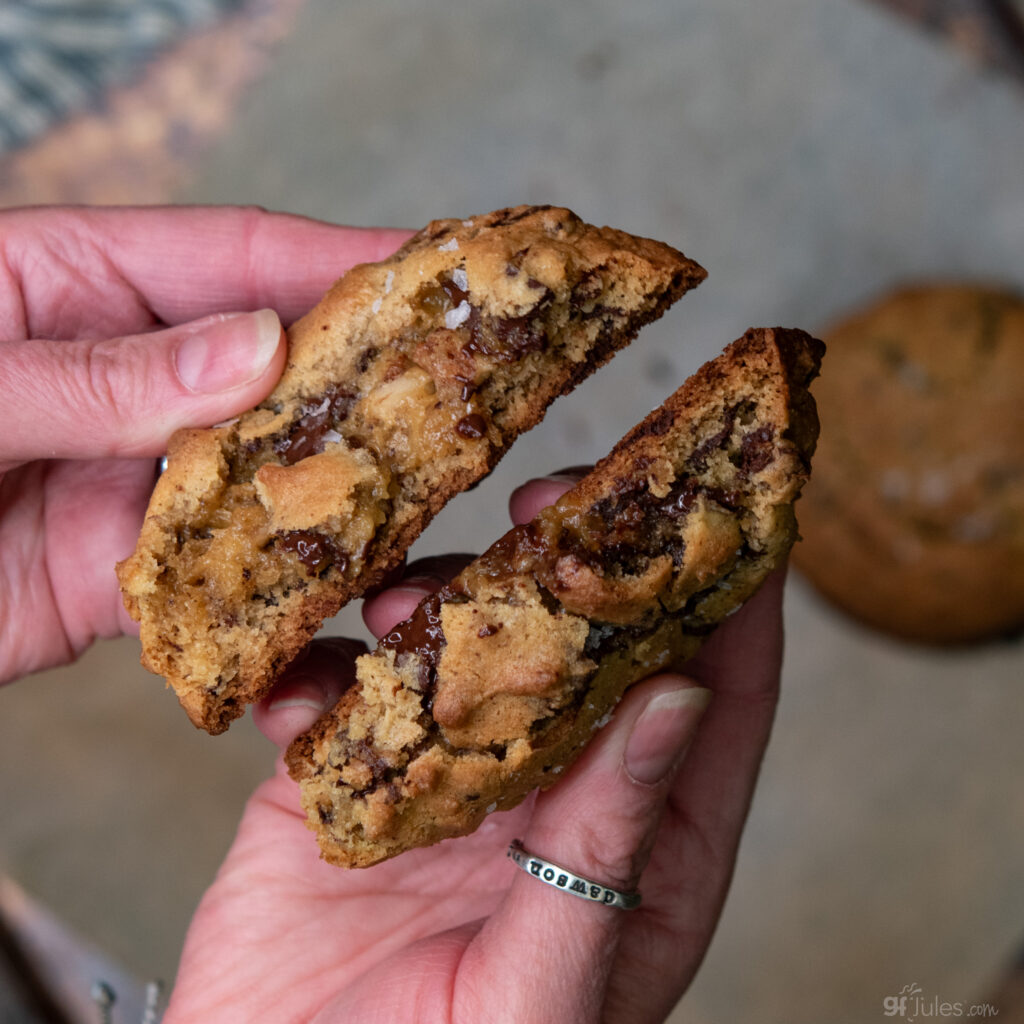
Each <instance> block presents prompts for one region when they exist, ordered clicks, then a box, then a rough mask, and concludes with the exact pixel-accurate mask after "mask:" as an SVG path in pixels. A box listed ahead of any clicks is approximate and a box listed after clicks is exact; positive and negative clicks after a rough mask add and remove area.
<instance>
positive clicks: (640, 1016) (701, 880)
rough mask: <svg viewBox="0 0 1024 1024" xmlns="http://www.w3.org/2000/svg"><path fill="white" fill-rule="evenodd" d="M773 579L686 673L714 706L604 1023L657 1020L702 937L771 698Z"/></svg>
mask: <svg viewBox="0 0 1024 1024" xmlns="http://www.w3.org/2000/svg"><path fill="white" fill-rule="evenodd" d="M783 575H784V574H783V573H781V572H780V573H776V574H774V575H773V576H772V577H770V578H769V580H768V581H767V582H766V583H765V585H764V587H763V588H762V589H761V591H760V592H759V593H758V594H756V595H755V596H754V598H752V599H751V600H750V602H748V604H747V605H745V606H744V608H743V609H742V610H741V611H740V612H738V613H737V614H736V615H735V616H733V617H732V618H731V619H729V620H728V622H727V623H726V624H725V625H724V626H722V627H721V628H720V629H719V630H718V631H717V632H716V633H715V634H714V636H713V638H712V639H711V640H710V641H709V642H708V644H707V645H705V647H704V649H703V650H702V652H701V654H700V656H699V657H698V658H697V659H695V660H694V661H692V662H691V663H690V664H689V665H687V667H686V668H687V672H688V673H692V674H693V675H694V677H695V678H696V679H698V680H700V681H701V682H703V683H704V684H705V685H708V686H712V687H713V689H714V699H713V700H712V702H711V705H710V707H709V708H708V711H707V714H706V715H705V716H704V719H703V721H702V722H701V727H700V730H699V732H698V733H697V735H696V737H695V739H694V741H693V743H692V745H691V747H690V749H689V750H688V751H687V754H686V759H685V761H684V762H683V765H682V767H681V769H680V771H679V773H678V774H677V775H676V777H675V779H674V781H673V784H672V787H671V790H670V792H669V797H668V806H667V810H666V814H665V815H664V817H663V819H662V822H661V825H660V828H659V832H658V836H657V841H656V844H655V846H654V849H653V852H652V855H651V860H650V863H649V865H648V868H647V872H646V874H645V876H644V885H645V889H644V897H645V903H646V906H647V911H646V912H644V911H641V912H639V913H638V914H636V915H634V916H632V917H631V918H630V919H629V920H627V921H626V923H625V926H624V930H623V935H622V950H623V951H629V956H628V959H627V957H625V956H623V957H620V961H619V963H618V964H617V965H616V970H615V971H614V972H613V976H612V982H611V985H610V988H609V992H608V997H607V1002H606V1012H607V1014H608V1019H609V1020H621V1021H623V1022H631V1021H640V1020H643V1021H647V1020H651V1021H654V1020H663V1019H664V1017H665V1015H666V1014H667V1013H668V1012H669V1009H670V1008H671V1007H672V1006H673V1005H675V1003H676V1002H677V1001H678V999H679V997H680V996H681V995H682V993H683V991H685V989H686V987H687V986H688V985H689V983H690V981H691V979H692V977H693V974H694V972H695V971H696V969H697V967H698V965H699V964H700V961H701V959H702V958H703V955H704V951H705V949H706V948H707V944H708V942H709V941H710V939H711V935H712V933H713V931H714V928H715V925H716V923H717V921H718V918H719V915H720V913H721V909H722V904H723V902H724V900H725V896H726V892H727V890H728V886H729V882H730V880H731V876H732V870H733V865H734V863H735V860H736V852H737V848H738V846H739V841H740V835H741V833H742V829H743V824H744V822H745V820H746V817H747V812H748V810H749V807H750V801H751V797H752V795H753V791H754V786H755V784H756V781H757V775H758V771H759V768H760V764H761V760H762V758H763V756H764V751H765V747H766V745H767V742H768V736H769V733H770V731H771V725H772V719H773V716H774V710H775V706H776V701H777V696H778V681H779V665H780V659H781V652H782V629H781V612H780V606H781V589H782V582H783ZM652 915H653V916H652ZM655 933H656V935H657V940H656V941H654V940H652V935H654V934H655ZM637 1007H646V1010H647V1012H645V1013H640V1012H637V1009H636V1008H637Z"/></svg>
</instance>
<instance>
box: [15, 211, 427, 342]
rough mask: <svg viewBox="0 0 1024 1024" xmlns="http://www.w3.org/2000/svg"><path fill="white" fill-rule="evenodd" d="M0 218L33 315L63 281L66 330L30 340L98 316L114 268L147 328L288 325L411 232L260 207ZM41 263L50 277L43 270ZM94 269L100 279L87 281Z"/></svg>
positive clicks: (17, 214) (19, 214) (70, 328)
mask: <svg viewBox="0 0 1024 1024" xmlns="http://www.w3.org/2000/svg"><path fill="white" fill-rule="evenodd" d="M0 216H2V218H3V219H2V220H0V237H3V238H4V239H5V241H4V243H3V256H4V258H5V260H6V263H7V266H8V267H9V268H10V270H11V271H13V273H14V274H15V277H16V278H17V280H18V283H19V284H20V287H21V290H22V294H23V297H24V302H25V305H26V307H27V309H28V311H29V316H30V317H31V316H33V315H42V313H41V311H43V310H47V309H48V308H49V307H50V306H52V301H51V296H52V288H53V285H54V279H55V278H56V279H57V280H58V281H59V282H60V287H61V294H62V295H63V296H64V301H63V302H62V307H63V308H62V311H61V312H60V313H59V316H60V317H61V319H62V321H63V322H64V323H66V324H67V328H68V333H63V334H60V335H55V334H54V333H53V332H52V331H50V330H46V329H39V330H36V331H32V332H29V334H30V335H31V334H35V335H36V336H39V335H40V334H43V333H45V334H47V335H48V336H51V337H77V336H78V334H77V333H76V325H75V324H74V323H73V322H72V321H71V319H70V318H73V317H75V316H78V317H79V318H81V317H90V316H92V315H93V312H94V307H95V305H96V299H97V297H107V296H108V294H109V289H110V287H111V281H110V277H111V272H112V271H113V273H114V274H115V275H116V276H118V277H120V278H121V279H122V280H123V281H124V282H126V283H127V285H128V286H129V289H128V290H127V293H126V295H125V305H128V300H129V299H130V300H134V302H135V303H136V304H137V305H139V304H141V306H142V307H143V309H144V310H145V311H146V313H147V315H148V316H149V318H150V322H151V323H157V322H158V323H165V324H179V323H184V322H186V321H189V320H196V319H199V318H200V317H204V316H208V315H210V314H212V313H217V312H221V311H223V310H226V309H230V310H257V309H263V308H265V307H269V308H271V309H275V310H277V312H278V314H279V315H280V316H281V318H282V319H283V320H284V322H285V323H290V322H291V321H292V320H294V319H296V318H297V317H299V316H301V315H302V314H303V313H305V312H306V311H307V310H309V309H310V307H311V306H313V304H314V303H315V302H316V301H317V300H318V299H319V298H320V296H321V294H322V293H323V292H324V291H325V290H326V289H327V288H328V287H329V286H330V284H331V283H332V282H333V281H334V280H335V279H336V278H338V277H340V276H341V275H342V274H343V273H344V272H345V271H346V270H348V269H349V268H350V267H352V266H354V265H355V264H356V263H365V262H368V261H376V260H380V259H384V258H385V257H386V256H388V255H390V254H391V253H392V252H394V251H395V249H397V248H398V247H399V246H400V245H401V244H402V243H403V242H404V241H405V240H406V239H407V238H408V237H409V235H410V232H409V231H405V230H398V229H367V228H350V227H339V226H336V225H333V224H324V223H321V222H318V221H314V220H309V219H307V218H305V217H297V216H292V215H289V214H281V213H269V212H267V211H265V210H261V209H257V208H254V207H246V208H242V207H194V208H192V207H150V208H141V209H132V208H119V209H114V208H111V209H82V208H74V209H68V208H59V207H58V208H52V209H48V210H17V211H10V212H8V213H4V214H2V215H0ZM40 259H42V260H43V261H44V262H45V263H46V266H47V273H46V274H45V275H44V274H39V273H38V272H37V269H38V263H39V261H40ZM93 264H95V265H96V267H97V273H96V274H95V275H92V274H86V273H83V268H85V267H88V266H90V265H93ZM33 311H40V312H39V313H36V314H34V313H33ZM98 312H99V313H100V314H101V315H105V313H106V311H105V310H99V311H98ZM79 329H81V328H79ZM124 329H125V328H124V327H123V326H122V327H119V328H112V329H111V332H112V331H113V330H124Z"/></svg>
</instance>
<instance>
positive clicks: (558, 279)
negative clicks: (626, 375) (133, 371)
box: [118, 207, 705, 733]
mask: <svg viewBox="0 0 1024 1024" xmlns="http://www.w3.org/2000/svg"><path fill="white" fill-rule="evenodd" d="M704 276H705V274H704V271H703V269H702V268H700V267H699V266H698V265H697V264H695V263H693V262H692V261H690V260H688V259H686V257H684V256H683V255H682V254H681V253H679V252H677V251H676V250H674V249H672V248H670V247H669V246H667V245H663V244H661V243H659V242H654V241H650V240H648V239H643V238H636V237H633V236H631V235H628V234H625V233H623V232H620V231H614V230H612V229H609V228H595V227H591V226H589V225H587V224H584V223H583V222H582V221H581V220H580V219H579V218H578V217H576V216H575V215H574V214H572V213H571V212H570V211H568V210H564V209H555V208H550V207H518V208H515V209H508V210H500V211H498V212H496V213H492V214H489V215H487V216H483V217H476V218H473V219H471V220H464V221H459V220H442V221H435V222H434V223H432V224H430V225H429V226H428V227H427V228H425V229H424V230H423V231H422V232H420V233H419V234H418V235H416V236H415V237H414V238H412V239H411V240H410V241H409V242H408V243H407V244H406V245H405V246H403V247H402V248H401V249H400V250H399V251H398V252H397V253H396V254H395V255H394V256H392V257H391V258H390V259H387V260H384V261H383V262H381V263H375V264H365V265H362V266H358V267H355V268H354V269H352V270H351V271H350V272H349V273H348V274H346V275H345V276H344V277H343V278H342V279H341V280H340V281H338V282H337V283H336V284H335V285H334V287H333V288H332V289H331V290H330V292H329V293H328V294H327V295H326V296H325V297H324V299H323V300H322V301H321V302H320V303H319V305H317V307H316V308H315V309H313V310H312V312H310V313H309V314H308V315H307V316H305V317H304V318H303V319H302V320H300V321H299V322H298V323H296V324H295V325H294V326H293V327H292V328H291V330H290V331H289V356H288V363H287V366H286V368H285V371H284V374H283V376H282V378H281V380H280V382H279V384H278V385H277V387H276V388H275V389H274V391H273V393H272V394H271V395H270V396H269V397H268V398H267V399H266V401H264V402H263V403H261V404H260V406H259V407H258V408H256V409H255V410H253V411H251V412H249V413H246V414H245V415H243V416H241V417H239V418H238V419H237V420H235V421H233V422H231V423H229V424H225V425H222V426H218V427H214V428H211V429H209V430H190V431H182V432H179V433H178V434H176V435H175V436H174V437H173V438H172V439H171V443H170V451H169V454H168V466H167V470H166V472H165V473H164V474H163V475H162V476H161V478H160V480H159V481H158V483H157V486H156V489H155V491H154V493H153V496H152V499H151V501H150V506H149V510H148V512H147V515H146V520H145V523H144V525H143V527H142V532H141V535H140V537H139V542H138V545H137V547H136V550H135V553H134V554H133V555H132V556H131V557H129V558H128V559H127V560H125V561H124V562H122V563H121V564H120V565H119V566H118V576H119V578H120V581H121V587H122V591H123V594H124V600H125V605H126V607H127V609H128V611H129V612H130V614H131V615H132V617H133V618H135V619H137V620H138V621H139V622H140V623H141V635H142V661H143V664H144V665H145V666H146V667H147V668H148V669H150V670H151V671H153V672H155V673H158V674H160V675H163V676H165V677H166V678H167V680H168V681H169V682H170V684H171V685H172V686H173V687H174V690H175V692H176V693H177V695H178V699H179V700H180V702H181V704H182V706H183V707H184V708H185V710H186V711H187V712H188V715H189V717H190V718H191V719H192V721H193V722H194V723H195V724H196V725H197V726H200V727H202V728H204V729H206V730H208V731H209V732H212V733H217V732H221V731H223V730H224V729H226V728H227V726H228V724H229V723H230V722H231V720H232V719H234V718H236V717H238V716H239V715H240V714H241V713H242V712H243V711H244V708H245V706H246V705H247V704H249V703H251V702H252V701H255V700H257V699H259V698H260V697H261V696H262V695H263V694H264V693H266V692H267V691H268V689H269V688H270V686H271V685H272V683H273V681H274V679H275V678H276V677H277V676H278V675H279V674H280V672H281V670H282V669H283V668H284V666H285V665H286V664H287V663H288V662H289V661H290V660H291V659H292V658H293V657H294V656H295V655H296V654H297V653H298V652H299V651H300V650H301V649H302V648H303V647H304V646H305V645H306V644H307V643H308V642H309V640H310V638H311V637H312V635H313V634H314V633H315V632H316V630H317V629H318V628H319V626H320V625H321V623H322V622H323V620H324V619H325V618H327V617H328V616H330V615H333V614H334V613H335V612H337V611H338V609H339V608H340V607H341V606H342V605H343V604H345V602H347V601H349V600H350V599H352V598H353V597H356V596H358V595H360V594H362V593H363V592H364V591H365V590H366V589H367V588H368V587H370V586H372V585H374V584H375V583H378V582H379V581H380V580H381V579H382V577H383V576H384V575H385V574H386V573H387V572H388V571H389V570H390V569H392V568H393V567H394V566H396V565H397V564H399V562H400V561H401V559H402V557H403V555H404V553H405V551H406V549H407V548H408V547H409V545H410V544H411V543H412V541H413V540H414V539H415V538H416V537H417V535H418V534H419V533H420V532H421V531H422V530H423V528H424V527H425V526H426V524H427V523H428V522H429V520H430V519H431V517H432V516H433V515H434V514H435V513H436V512H437V511H438V510H439V509H440V508H441V507H442V506H443V505H444V504H445V502H446V501H448V500H449V498H451V497H452V496H453V495H455V494H456V493H458V492H459V491H462V490H465V489H466V488H467V487H469V486H471V485H472V484H474V483H476V482H477V481H478V480H480V479H481V478H482V477H483V476H484V475H485V474H486V473H487V472H488V471H489V470H490V469H491V468H492V467H493V466H494V464H495V463H496V462H497V461H498V459H499V458H500V457H501V455H502V454H503V453H504V452H505V450H506V449H507V447H508V446H509V444H511V442H512V441H513V440H514V439H515V437H516V436H517V435H518V434H520V433H521V432H522V431H524V430H526V429H528V428H529V427H532V426H534V425H535V424H536V423H537V422H538V421H539V420H540V419H541V417H542V416H543V415H544V411H545V409H546V408H547V406H548V405H549V404H550V402H551V401H552V400H553V399H554V398H556V397H557V396H558V395H560V394H564V393H565V392H567V391H569V390H570V389H571V388H572V387H573V386H575V385H576V384H577V383H578V382H579V381H581V380H582V379H583V378H585V377H586V376H587V375H588V374H589V373H591V372H592V371H593V370H594V369H596V368H597V367H598V366H600V365H601V364H602V363H604V362H605V361H606V360H608V359H609V358H610V357H611V355H612V354H613V353H614V352H615V351H616V350H617V349H619V348H621V347H622V346H623V345H625V344H627V343H628V342H629V341H630V340H631V339H632V338H633V336H634V335H635V334H636V332H637V330H639V328H640V327H641V326H642V325H644V324H645V323H647V322H649V321H651V320H653V319H655V318H656V317H658V316H660V315H661V314H662V313H663V312H664V311H665V309H666V308H667V307H668V306H669V305H670V304H671V303H672V302H673V301H675V299H677V298H678V297H679V296H680V295H682V294H683V293H684V292H685V291H687V290H688V289H689V288H691V287H693V286H694V285H696V284H698V283H699V282H700V281H701V280H703V278H704Z"/></svg>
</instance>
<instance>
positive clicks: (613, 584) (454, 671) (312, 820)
mask: <svg viewBox="0 0 1024 1024" xmlns="http://www.w3.org/2000/svg"><path fill="white" fill-rule="evenodd" d="M822 352H823V346H822V344H821V343H820V342H818V341H816V340H814V339H813V338H811V337H809V336H808V335H806V334H804V333H803V332H800V331H785V330H781V329H779V330H763V329H762V330H751V331H750V332H748V333H747V335H746V336H745V337H743V338H742V339H740V341H738V342H736V343H734V344H733V345H732V346H730V347H729V348H728V349H727V350H726V351H725V353H724V354H723V355H721V356H720V357H719V358H718V359H716V360H714V361H713V362H711V363H708V364H707V365H705V366H704V367H703V368H702V369H701V370H700V371H699V372H698V373H697V375H696V376H694V377H693V378H691V379H690V380H689V381H688V382H687V383H686V384H685V385H684V386H683V387H682V388H681V389H680V390H679V391H677V392H676V393H675V394H674V395H672V396H671V398H669V399H668V401H667V402H665V404H664V405H663V406H662V407H661V408H659V409H657V410H655V411H654V412H653V413H652V414H651V415H650V416H648V417H647V419H645V420H644V421H643V422H642V423H641V424H640V425H639V426H638V427H636V428H635V429H634V430H633V431H632V432H631V433H630V434H628V435H627V436H626V437H625V438H624V439H623V440H622V441H621V442H620V443H619V444H618V445H617V446H616V447H615V449H614V450H613V451H612V452H611V454H610V455H609V456H608V457H607V458H605V459H604V460H602V461H601V462H600V463H598V465H597V466H596V467H595V469H594V470H593V471H592V472H591V473H590V474H589V475H588V476H586V477H585V478H584V479H583V480H582V481H580V483H579V484H577V486H576V487H574V488H573V489H572V490H571V491H569V492H568V493H567V494H565V495H564V496H563V497H562V498H561V499H560V500H559V501H558V502H557V503H556V504H555V505H553V506H551V507H550V508H547V509H544V510H543V511H542V512H541V513H540V514H539V515H538V516H537V518H536V519H534V520H533V522H531V523H529V524H528V525H525V526H520V527H516V528H515V529H513V530H512V531H510V532H509V533H508V534H506V535H505V536H504V537H503V538H502V539H501V540H500V541H498V542H497V543H496V544H495V545H494V546H493V547H491V548H490V549H489V550H488V551H486V552H485V553H484V554H483V555H481V556H480V557H479V558H478V559H476V560H475V561H474V562H472V563H471V564H470V565H469V566H467V568H466V569H465V570H464V571H463V572H462V573H461V574H460V575H459V576H457V577H456V578H455V579H454V580H453V581H452V582H451V584H449V585H448V586H446V587H445V588H444V589H443V590H441V591H440V592H439V593H438V594H436V595H434V596H433V597H431V598H428V599H427V600H426V601H424V602H423V603H422V604H421V605H420V606H419V608H418V609H417V611H416V612H415V614H414V615H413V616H412V617H411V618H410V619H408V620H407V621H406V622H404V623H402V624H400V625H399V626H397V627H396V629H395V630H394V631H393V632H392V633H391V634H390V635H389V636H387V637H385V638H384V640H383V641H382V642H381V643H380V644H379V645H378V647H377V649H376V650H375V651H374V652H372V653H369V654H365V655H363V656H362V657H360V658H359V659H358V661H357V663H356V675H357V681H356V684H355V685H354V686H353V687H352V689H350V690H349V691H348V692H347V693H346V694H345V695H344V696H343V697H342V700H341V701H340V702H339V704H338V706H337V707H336V708H335V709H334V710H333V711H331V712H328V713H327V714H326V715H324V716H323V717H322V718H321V719H320V720H319V721H318V722H317V724H316V725H315V726H314V727H313V728H312V729H311V730H310V731H309V732H308V733H306V734H305V735H303V736H300V737H299V738H298V739H296V740H295V741H294V742H293V743H292V745H291V747H290V748H289V750H288V752H287V754H286V761H287V763H288V766H289V770H290V772H291V774H292V776H293V777H294V778H295V779H296V780H298V781H299V782H300V784H301V788H302V801H303V806H304V807H305V810H306V812H307V815H308V822H309V825H310V828H311V829H313V831H314V832H315V833H316V835H317V838H318V841H319V843H320V847H321V850H322V853H323V856H324V857H325V859H327V860H328V861H331V862H333V863H335V864H339V865H342V866H345V867H365V866H368V865H370V864H374V863H376V862H378V861H380V860H383V859H385V858H388V857H391V856H394V855H395V854H398V853H401V852H403V851H404V850H408V849H411V848H413V847H417V846H426V845H429V844H431V843H435V842H438V841H439V840H441V839H444V838H447V837H449V836H456V835H464V834H466V833H468V832H471V831H473V830H474V829H475V828H476V827H477V826H478V825H479V824H480V823H481V821H482V820H483V818H484V817H485V816H486V815H487V814H489V813H490V812H492V811H495V810H507V809H509V808H511V807H514V806H515V805H516V804H518V803H519V802H520V801H521V800H522V799H523V798H524V797H525V796H526V795H527V794H528V793H529V792H530V791H531V790H533V789H535V788H537V787H538V786H547V785H550V784H551V783H552V782H554V781H555V780H556V779H557V777H558V774H559V773H560V772H562V771H563V770H564V769H565V768H566V767H567V766H568V765H570V764H571V763H572V762H573V760H574V759H575V758H576V757H577V755H578V754H579V753H580V751H581V750H582V748H583V747H584V745H585V744H586V743H587V741H588V740H589V739H590V737H591V736H592V735H593V734H594V732H595V730H597V729H598V728H599V727H600V726H601V725H602V724H603V722H604V721H605V720H606V718H607V716H608V715H609V714H610V712H611V711H612V709H613V708H614V706H615V704H616V703H617V702H618V700H619V699H620V697H621V696H622V694H623V692H624V691H625V690H626V688H627V687H629V686H630V685H631V684H632V683H634V682H636V681H638V680H639V679H642V678H644V677H645V676H648V675H650V674H651V673H652V672H655V671H657V670H659V669H662V668H665V667H666V666H669V665H677V664H681V663H683V662H685V661H686V660H688V659H689V658H690V657H692V656H693V654H694V653H695V652H696V651H697V649H698V647H699V646H700V644H701V643H702V641H703V640H704V638H705V637H706V636H707V635H708V634H709V633H710V632H711V631H712V630H713V629H714V627H715V626H716V625H717V624H718V623H720V622H721V621H722V620H723V619H724V618H725V617H726V616H728V615H729V614H730V613H731V612H733V611H735V610H736V609H737V608H738V607H739V606H740V605H741V604H742V603H743V602H744V601H745V600H747V598H749V597H750V596H751V595H752V594H753V593H754V592H755V591H756V590H757V588H758V587H759V586H760V585H761V583H762V582H763V581H764V579H765V578H766V577H767V575H768V574H769V573H770V572H771V571H772V569H774V568H775V567H776V566H777V565H779V564H780V562H782V561H783V559H784V558H785V556H786V553H787V552H788V551H789V548H790V546H791V545H792V543H793V541H794V540H795V538H796V521H795V518H794V514H793V502H794V501H795V499H796V498H797V496H798V494H799V492H800V488H801V486H802V485H803V483H804V481H805V480H806V479H807V476H808V473H809V469H810V458H811V454H812V452H813V449H814V445H815V441H816V438H817V433H818V421H817V416H816V412H815V406H814V401H813V399H812V398H811V396H810V393H809V392H808V390H807V386H808V384H809V383H810V381H811V379H812V378H813V377H814V376H815V375H816V373H817V370H818V366H819V362H820V359H821V355H822Z"/></svg>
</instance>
